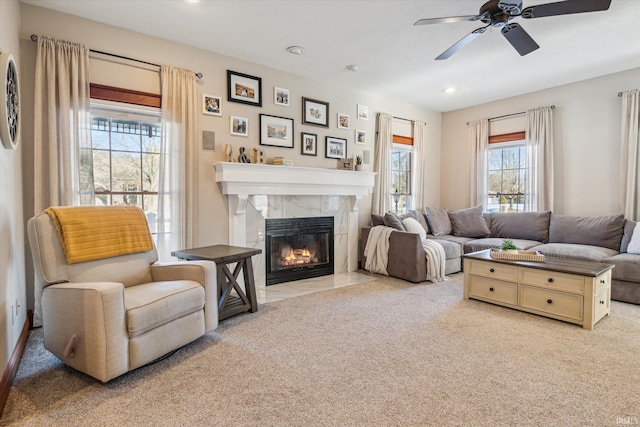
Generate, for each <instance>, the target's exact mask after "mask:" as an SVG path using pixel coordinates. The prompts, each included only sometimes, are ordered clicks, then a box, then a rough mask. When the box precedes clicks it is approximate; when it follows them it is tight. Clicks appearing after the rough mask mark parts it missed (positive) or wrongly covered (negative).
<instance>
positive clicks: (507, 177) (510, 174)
mask: <svg viewBox="0 0 640 427" xmlns="http://www.w3.org/2000/svg"><path fill="white" fill-rule="evenodd" d="M526 179H527V172H526V167H525V146H524V141H522V142H518V143H517V144H512V143H510V144H508V145H505V144H495V145H493V146H491V147H490V148H489V171H488V186H489V194H488V204H487V210H488V211H489V212H523V211H524V210H525V203H524V196H525V188H526V186H525V184H526Z"/></svg>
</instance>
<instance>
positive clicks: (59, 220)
mask: <svg viewBox="0 0 640 427" xmlns="http://www.w3.org/2000/svg"><path fill="white" fill-rule="evenodd" d="M45 212H46V213H48V214H49V216H50V217H51V218H52V219H53V222H54V223H55V225H56V229H57V230H58V235H59V236H60V241H61V242H62V247H63V248H64V254H65V256H66V258H67V262H68V263H69V264H74V263H77V262H84V261H93V260H96V259H102V258H110V257H114V256H118V255H125V254H132V253H136V252H147V251H150V250H151V249H153V241H152V240H151V233H150V232H149V226H148V225H147V217H146V216H145V215H144V212H142V210H141V209H140V208H137V207H135V206H64V207H61V206H58V207H51V208H48V209H46V210H45Z"/></svg>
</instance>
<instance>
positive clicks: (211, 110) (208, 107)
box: [202, 95, 222, 116]
mask: <svg viewBox="0 0 640 427" xmlns="http://www.w3.org/2000/svg"><path fill="white" fill-rule="evenodd" d="M202 113H203V114H208V115H210V116H222V98H220V97H219V96H213V95H202Z"/></svg>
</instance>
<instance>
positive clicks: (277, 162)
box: [273, 157, 293, 166]
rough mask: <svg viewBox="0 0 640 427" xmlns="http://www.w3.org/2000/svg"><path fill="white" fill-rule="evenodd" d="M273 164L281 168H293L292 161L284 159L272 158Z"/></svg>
mask: <svg viewBox="0 0 640 427" xmlns="http://www.w3.org/2000/svg"><path fill="white" fill-rule="evenodd" d="M273 164H274V165H282V166H293V160H291V159H287V158H286V157H274V158H273Z"/></svg>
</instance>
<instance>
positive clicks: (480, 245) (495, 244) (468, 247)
mask: <svg viewBox="0 0 640 427" xmlns="http://www.w3.org/2000/svg"><path fill="white" fill-rule="evenodd" d="M511 240H512V241H513V244H514V245H516V248H518V249H520V250H526V249H530V248H532V247H534V246H539V245H540V242H536V241H535V240H524V239H511ZM502 242H504V239H499V238H497V237H487V238H485V239H475V240H470V241H468V242H466V243H465V244H464V253H465V254H468V253H470V252H478V251H484V250H486V249H491V248H496V249H498V248H500V247H501V246H502Z"/></svg>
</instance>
